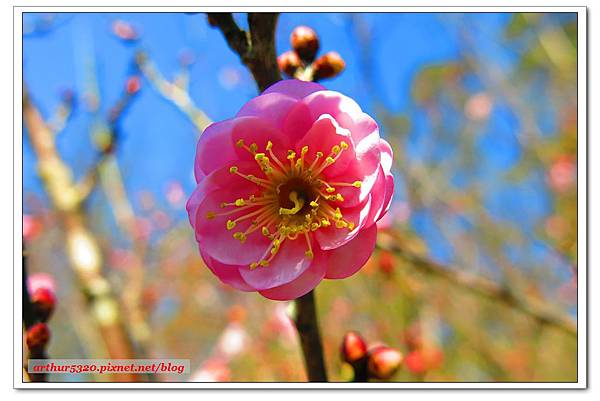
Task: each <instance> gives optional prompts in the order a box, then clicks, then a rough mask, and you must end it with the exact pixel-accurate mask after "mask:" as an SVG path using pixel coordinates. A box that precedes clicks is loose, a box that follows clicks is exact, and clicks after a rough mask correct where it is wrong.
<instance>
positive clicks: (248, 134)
mask: <svg viewBox="0 0 600 401" xmlns="http://www.w3.org/2000/svg"><path fill="white" fill-rule="evenodd" d="M237 120H238V123H237V124H236V125H235V126H234V127H233V128H232V130H231V141H232V143H233V146H234V147H235V151H236V155H237V159H238V160H246V161H254V156H253V155H252V154H251V153H250V152H248V150H246V149H244V148H243V147H238V146H235V144H236V143H237V141H238V140H240V139H242V140H243V141H244V144H245V145H246V146H250V145H251V144H253V143H255V144H256V145H257V146H258V152H259V153H263V152H265V151H266V146H267V142H268V141H271V142H272V143H273V153H275V155H276V156H277V157H278V158H280V159H283V160H285V157H286V156H287V151H288V150H289V149H292V145H291V142H290V141H289V139H288V138H287V137H286V136H285V135H283V133H282V132H281V131H280V130H279V129H278V128H277V127H275V126H274V125H273V124H271V123H270V122H269V121H267V120H264V119H262V118H259V117H254V116H246V117H237Z"/></svg>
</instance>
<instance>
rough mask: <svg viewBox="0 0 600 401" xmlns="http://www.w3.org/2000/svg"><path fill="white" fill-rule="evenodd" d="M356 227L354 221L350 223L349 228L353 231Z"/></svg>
mask: <svg viewBox="0 0 600 401" xmlns="http://www.w3.org/2000/svg"><path fill="white" fill-rule="evenodd" d="M354 227H355V225H354V223H353V222H349V223H348V230H350V231H352V230H354Z"/></svg>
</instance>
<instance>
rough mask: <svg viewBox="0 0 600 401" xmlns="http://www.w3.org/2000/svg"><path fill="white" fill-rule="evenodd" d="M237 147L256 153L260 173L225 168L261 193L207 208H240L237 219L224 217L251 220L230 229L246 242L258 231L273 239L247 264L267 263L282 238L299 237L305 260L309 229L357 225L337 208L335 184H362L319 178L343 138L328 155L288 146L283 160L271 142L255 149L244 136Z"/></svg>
mask: <svg viewBox="0 0 600 401" xmlns="http://www.w3.org/2000/svg"><path fill="white" fill-rule="evenodd" d="M236 145H237V146H238V147H240V148H244V149H246V150H247V151H248V152H249V153H250V154H252V155H253V156H254V160H255V161H256V162H257V163H258V165H259V167H260V168H261V170H262V172H263V173H264V177H256V176H254V175H249V174H244V173H243V172H240V171H239V169H238V168H237V166H232V167H231V168H230V169H229V172H230V173H231V174H237V175H239V176H240V177H243V178H244V179H246V180H248V181H250V182H252V183H254V184H256V185H257V186H258V187H259V188H260V189H261V195H260V196H255V195H252V196H250V197H249V198H247V199H245V198H240V199H236V200H234V201H231V202H223V203H222V204H221V208H222V209H227V210H226V211H223V212H221V213H216V212H212V211H211V212H208V213H207V215H206V218H207V219H213V218H215V217H216V216H228V215H233V214H238V213H239V212H242V211H243V212H244V213H243V214H241V215H239V216H238V217H237V218H235V219H229V220H227V223H226V225H225V226H226V228H227V229H228V230H233V229H234V228H235V227H236V226H237V224H238V223H240V222H242V221H246V220H249V219H251V224H250V226H249V227H248V228H247V229H246V230H245V231H236V232H234V233H233V237H234V238H236V239H237V240H239V241H240V242H242V243H244V242H245V241H246V239H247V237H248V235H251V234H253V233H254V232H255V231H258V230H260V231H261V233H262V235H264V236H266V237H267V238H269V240H270V241H271V243H270V245H269V246H268V248H267V249H266V250H265V253H264V254H263V256H262V258H261V259H260V260H259V261H257V262H254V263H251V264H250V268H252V269H254V268H256V267H258V266H268V265H269V263H270V262H271V261H272V260H273V258H274V257H275V255H277V253H278V252H279V249H280V247H281V244H282V243H283V242H284V241H286V240H290V241H294V240H296V239H297V238H299V237H303V238H304V239H305V241H306V245H307V250H306V252H305V254H306V256H307V257H308V258H313V257H314V253H313V250H312V245H311V233H312V232H314V231H317V230H318V229H320V228H322V227H329V226H331V225H333V226H335V227H336V228H338V229H347V230H350V231H351V230H353V229H354V227H355V223H354V222H351V221H348V220H346V219H344V216H343V215H342V212H341V211H340V208H339V204H340V203H342V202H344V198H343V196H342V195H341V194H340V193H338V192H337V189H336V188H337V187H344V186H346V187H347V186H353V187H355V188H360V187H361V182H360V181H355V182H353V183H346V182H327V181H325V180H324V177H323V176H322V173H323V171H324V170H325V169H326V168H327V167H329V166H331V165H332V164H334V163H335V162H336V160H338V158H339V157H340V156H341V154H342V152H344V151H345V150H347V149H348V144H347V143H346V142H344V141H342V142H340V143H339V145H335V146H333V147H332V148H331V150H330V152H329V154H328V156H326V157H324V156H325V154H324V153H323V152H321V151H317V152H314V153H311V152H309V148H308V146H304V147H303V148H302V150H301V152H300V155H297V154H296V152H294V151H293V150H288V154H287V157H286V159H285V160H283V161H282V160H280V159H279V158H278V157H277V156H276V155H275V154H274V153H273V149H272V148H273V144H272V142H271V141H268V142H267V144H266V145H265V152H258V150H259V148H258V145H257V144H255V143H253V144H251V145H249V146H247V145H246V144H245V143H244V141H243V140H242V139H240V140H239V141H238V142H237V143H236ZM255 235H258V234H255Z"/></svg>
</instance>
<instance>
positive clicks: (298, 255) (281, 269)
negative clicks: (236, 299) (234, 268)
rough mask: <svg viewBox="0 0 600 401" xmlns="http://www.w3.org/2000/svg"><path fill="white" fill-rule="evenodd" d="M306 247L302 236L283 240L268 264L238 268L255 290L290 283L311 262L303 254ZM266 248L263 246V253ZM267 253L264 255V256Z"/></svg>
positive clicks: (257, 259)
mask: <svg viewBox="0 0 600 401" xmlns="http://www.w3.org/2000/svg"><path fill="white" fill-rule="evenodd" d="M306 249H307V246H306V241H304V239H303V238H298V239H296V240H285V241H283V243H282V244H281V248H280V249H279V252H277V255H275V257H274V258H273V260H272V261H271V263H270V264H269V266H264V267H263V266H259V267H257V268H256V269H250V268H249V267H245V268H240V274H241V275H242V278H243V279H244V281H246V282H247V283H248V284H250V285H251V286H252V287H254V288H256V289H257V290H266V289H269V288H274V287H279V286H281V285H284V284H287V283H290V282H292V281H294V280H295V279H297V278H298V277H299V276H300V275H301V274H302V273H304V272H305V271H306V269H308V268H309V267H310V265H311V263H312V259H309V258H308V257H306V255H305V252H306ZM267 250H268V249H267V248H266V247H265V248H264V249H263V253H264V252H265V251H267ZM269 255H270V254H267V255H265V257H266V256H269ZM262 256H263V255H261V256H259V257H258V258H256V259H255V261H256V262H258V261H259V260H260V259H261V257H262Z"/></svg>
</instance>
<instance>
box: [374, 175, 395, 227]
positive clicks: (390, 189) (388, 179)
mask: <svg viewBox="0 0 600 401" xmlns="http://www.w3.org/2000/svg"><path fill="white" fill-rule="evenodd" d="M393 198H394V176H393V175H391V174H390V175H386V176H385V199H384V201H383V209H381V212H380V213H379V216H377V219H376V221H379V220H381V218H382V217H383V216H385V214H386V213H387V212H388V210H389V209H390V206H391V204H392V199H393Z"/></svg>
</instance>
